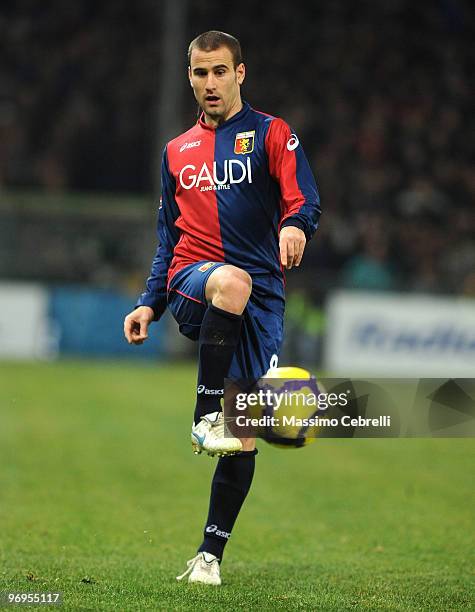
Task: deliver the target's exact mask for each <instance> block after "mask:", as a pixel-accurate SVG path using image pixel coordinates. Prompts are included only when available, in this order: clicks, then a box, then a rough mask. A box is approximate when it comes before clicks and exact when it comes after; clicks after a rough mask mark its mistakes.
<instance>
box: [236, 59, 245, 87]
mask: <svg viewBox="0 0 475 612" xmlns="http://www.w3.org/2000/svg"><path fill="white" fill-rule="evenodd" d="M236 74H237V82H238V84H239V85H242V83H243V81H244V79H245V78H246V66H244V64H243V63H241V64H239V66H238V67H237V68H236Z"/></svg>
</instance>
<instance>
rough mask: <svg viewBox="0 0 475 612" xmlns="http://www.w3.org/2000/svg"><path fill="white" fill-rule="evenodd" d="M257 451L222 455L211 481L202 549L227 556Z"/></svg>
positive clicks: (220, 556)
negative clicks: (225, 550)
mask: <svg viewBox="0 0 475 612" xmlns="http://www.w3.org/2000/svg"><path fill="white" fill-rule="evenodd" d="M256 455H257V449H256V450H252V451H242V452H240V453H238V454H237V455H232V456H231V457H221V458H220V459H219V461H218V465H217V466H216V471H215V473H214V476H213V482H212V483H211V497H210V502H209V511H208V519H207V521H206V526H205V529H204V540H203V543H202V544H201V546H200V547H199V549H198V552H202V551H206V552H209V553H211V554H212V555H215V556H216V557H218V559H220V560H221V559H222V558H223V552H224V547H225V546H226V543H227V541H228V539H229V537H230V535H231V531H232V529H233V526H234V523H235V522H236V519H237V516H238V514H239V511H240V509H241V506H242V504H243V503H244V500H245V499H246V496H247V493H248V491H249V489H250V487H251V483H252V478H253V476H254V467H255V463H256Z"/></svg>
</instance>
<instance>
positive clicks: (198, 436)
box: [191, 412, 242, 457]
mask: <svg viewBox="0 0 475 612" xmlns="http://www.w3.org/2000/svg"><path fill="white" fill-rule="evenodd" d="M224 434H225V422H224V416H223V413H222V412H211V413H210V414H205V416H202V417H201V420H200V422H199V423H197V424H196V425H195V424H193V426H192V428H191V446H192V447H193V452H194V453H195V455H199V454H200V453H201V452H203V451H206V452H207V453H208V455H210V456H211V457H213V456H214V455H218V457H223V456H224V455H234V454H235V453H238V452H239V451H242V442H241V440H239V438H234V437H231V436H230V437H226V436H225V435H224Z"/></svg>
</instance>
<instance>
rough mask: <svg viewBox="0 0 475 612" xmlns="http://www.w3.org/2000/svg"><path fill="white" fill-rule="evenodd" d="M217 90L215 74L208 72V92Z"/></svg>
mask: <svg viewBox="0 0 475 612" xmlns="http://www.w3.org/2000/svg"><path fill="white" fill-rule="evenodd" d="M215 88H216V82H215V78H214V74H213V73H212V72H208V76H207V78H206V89H207V90H208V91H213V90H214V89H215Z"/></svg>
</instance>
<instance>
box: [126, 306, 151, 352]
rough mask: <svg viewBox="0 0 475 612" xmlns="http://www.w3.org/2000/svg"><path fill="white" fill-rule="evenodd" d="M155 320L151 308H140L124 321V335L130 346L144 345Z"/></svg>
mask: <svg viewBox="0 0 475 612" xmlns="http://www.w3.org/2000/svg"><path fill="white" fill-rule="evenodd" d="M154 318H155V313H154V312H153V309H152V308H150V306H139V307H138V308H136V309H135V310H132V312H130V313H129V314H128V315H127V316H126V317H125V319H124V335H125V337H126V338H127V342H128V343H129V344H143V343H144V341H145V340H146V339H147V338H148V333H147V330H148V326H149V325H150V323H151V322H152V321H153V319H154Z"/></svg>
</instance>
